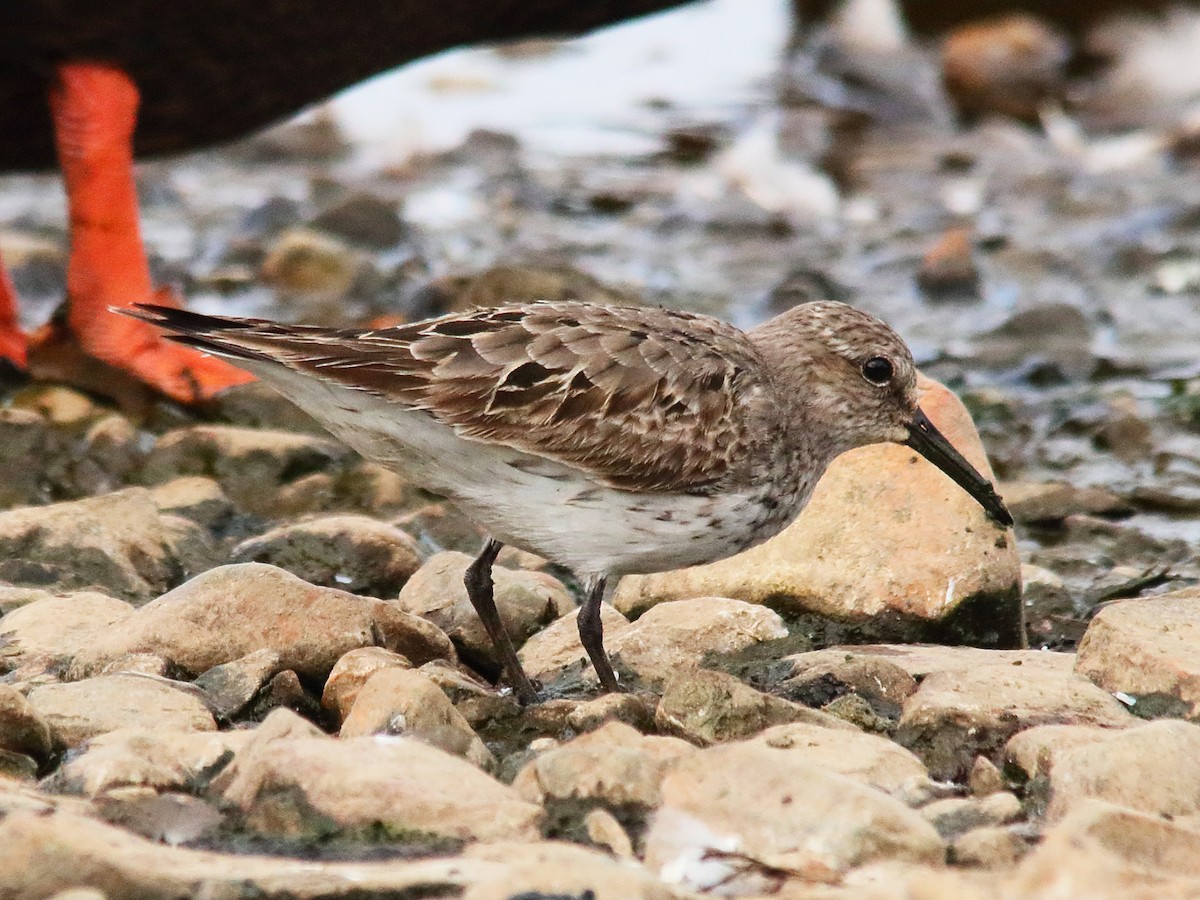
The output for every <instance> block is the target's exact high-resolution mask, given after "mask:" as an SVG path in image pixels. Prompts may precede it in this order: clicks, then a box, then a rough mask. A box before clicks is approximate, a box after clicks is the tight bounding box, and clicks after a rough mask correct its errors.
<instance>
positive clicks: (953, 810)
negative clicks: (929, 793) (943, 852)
mask: <svg viewBox="0 0 1200 900" xmlns="http://www.w3.org/2000/svg"><path fill="white" fill-rule="evenodd" d="M921 815H922V816H924V817H925V820H926V821H927V822H929V824H930V825H932V826H933V827H934V828H936V829H937V831H938V834H940V835H941V836H942V837H944V838H946V839H947V840H951V839H954V838H958V837H960V836H961V835H964V834H966V833H967V832H968V831H970V830H971V829H973V828H982V827H985V826H998V825H1007V824H1008V823H1009V822H1013V821H1016V820H1017V819H1018V818H1020V816H1021V801H1020V800H1018V799H1017V796H1016V794H1010V793H1009V792H1008V791H1000V792H999V793H996V794H991V795H989V796H987V797H946V798H944V799H942V800H935V801H933V802H932V803H929V804H927V805H925V806H923V807H921Z"/></svg>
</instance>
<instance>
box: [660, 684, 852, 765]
mask: <svg viewBox="0 0 1200 900" xmlns="http://www.w3.org/2000/svg"><path fill="white" fill-rule="evenodd" d="M654 722H655V724H656V725H657V726H658V728H659V729H660V730H661V731H663V732H666V733H668V734H673V735H675V736H676V737H680V738H683V739H684V740H687V741H691V742H692V743H693V744H696V745H697V746H701V747H706V746H708V745H710V744H715V743H719V742H721V741H731V740H738V739H740V738H747V737H751V736H753V735H756V734H758V733H759V732H761V731H763V730H764V729H766V728H770V727H771V726H772V725H783V724H785V723H788V722H806V723H808V724H810V725H816V726H824V727H826V728H830V729H843V730H848V731H853V730H854V727H853V726H852V725H848V724H847V723H846V722H844V721H842V720H841V719H838V718H836V717H834V716H831V715H829V714H827V713H823V712H820V711H818V710H815V709H809V708H808V707H807V706H802V705H800V704H799V703H792V702H791V701H790V700H784V699H783V698H782V697H774V696H772V695H770V694H764V693H763V692H762V691H758V690H755V689H754V688H752V687H750V685H748V684H744V683H743V682H741V681H740V680H739V679H737V678H735V677H734V676H733V675H728V674H726V673H724V672H714V671H711V670H706V669H701V670H698V671H690V672H689V671H683V672H680V673H678V674H677V675H675V677H673V678H671V680H670V681H668V682H667V685H666V688H664V690H663V695H662V699H661V700H660V701H659V704H658V709H657V711H656V712H655V714H654Z"/></svg>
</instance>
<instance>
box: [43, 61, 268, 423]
mask: <svg viewBox="0 0 1200 900" xmlns="http://www.w3.org/2000/svg"><path fill="white" fill-rule="evenodd" d="M57 74H58V80H57V83H56V84H55V85H54V87H53V88H52V89H51V91H50V110H51V114H52V118H53V120H54V138H55V144H56V146H57V148H58V159H59V164H60V166H61V168H62V173H63V180H64V182H65V184H66V189H67V206H68V209H69V211H70V220H71V255H70V260H69V262H68V265H67V314H66V329H67V331H68V332H69V337H70V338H73V339H74V341H75V342H77V343H78V346H79V348H80V349H82V350H83V352H84V354H85V355H86V356H89V357H92V358H94V359H98V360H100V361H101V362H104V363H107V364H108V365H110V366H113V367H115V368H116V369H118V370H121V371H123V372H126V373H129V374H131V375H133V376H134V377H135V378H136V379H138V380H139V381H141V382H144V383H146V384H148V385H149V386H151V387H152V388H154V389H156V390H158V391H160V392H161V393H163V394H165V395H167V396H168V397H171V398H172V399H174V400H177V401H180V402H182V403H197V402H200V401H203V400H207V399H209V398H211V397H212V396H213V395H214V394H216V393H217V392H218V391H221V390H224V389H225V388H227V387H230V386H232V385H235V384H242V383H244V382H247V381H253V380H254V379H253V376H251V375H249V374H248V373H246V372H243V371H242V370H240V369H237V368H234V367H233V366H231V365H229V364H228V363H226V362H224V361H223V360H219V359H214V358H212V357H208V356H204V355H203V354H201V353H198V352H197V351H195V350H192V349H190V348H188V347H181V346H179V345H177V344H172V343H170V342H168V341H166V340H164V339H163V337H162V335H161V333H159V331H158V330H157V329H156V328H154V327H153V326H150V325H147V324H146V323H144V322H138V321H135V320H133V319H128V318H124V317H122V316H116V315H113V314H112V313H111V312H109V309H108V308H109V307H110V306H132V305H133V304H135V303H147V302H151V301H154V302H158V303H162V302H164V301H165V302H166V303H167V304H168V305H178V304H177V303H173V300H174V298H173V297H172V296H171V295H170V293H169V292H167V293H166V295H165V296H164V294H163V292H161V291H157V292H156V291H155V288H154V285H153V284H152V283H151V280H150V267H149V264H148V263H147V261H146V252H145V249H144V247H143V245H142V237H141V230H140V226H139V223H138V205H137V188H136V186H135V184H134V178H133V132H134V128H135V126H136V123H137V108H138V102H139V99H140V97H139V94H138V89H137V86H136V85H135V84H134V83H133V81H132V79H130V77H129V76H128V75H126V74H125V73H124V72H122V71H121V70H120V69H117V68H115V67H113V66H110V65H107V64H104V63H96V62H71V63H64V64H63V65H61V66H59V67H58V73H57ZM55 327H56V326H51V327H50V328H48V329H43V331H44V332H45V333H44V334H41V335H39V341H40V342H42V343H44V344H45V345H47V346H52V345H55V344H56V343H57V344H63V343H69V342H67V341H65V340H64V338H63V335H61V334H55V333H54V331H55ZM57 328H58V329H60V330H61V325H60V326H57ZM47 352H48V353H50V352H51V351H49V350H48V351H47Z"/></svg>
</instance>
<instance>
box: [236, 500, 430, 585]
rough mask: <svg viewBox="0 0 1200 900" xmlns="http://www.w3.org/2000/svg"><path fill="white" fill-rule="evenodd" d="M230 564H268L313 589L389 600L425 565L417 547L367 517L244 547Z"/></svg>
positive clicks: (279, 532) (275, 533)
mask: <svg viewBox="0 0 1200 900" xmlns="http://www.w3.org/2000/svg"><path fill="white" fill-rule="evenodd" d="M230 561H231V562H235V563H247V562H259V563H268V564H270V565H273V566H278V567H279V568H281V569H286V570H287V571H289V572H291V573H292V574H293V575H296V576H298V577H299V578H302V579H304V580H305V581H307V582H308V583H309V584H316V585H322V586H324V587H336V588H340V589H341V590H344V591H350V592H352V593H356V594H365V595H367V596H372V597H390V596H394V595H395V594H396V592H397V591H399V590H400V588H401V587H402V586H403V585H404V583H405V582H406V581H408V579H409V578H410V577H412V574H413V573H414V572H415V571H416V570H417V568H418V566H420V564H421V560H420V556H419V553H418V549H417V545H416V542H415V541H414V540H413V539H412V538H411V537H409V536H408V535H407V534H405V533H404V532H403V531H401V530H400V529H398V528H394V527H392V526H391V525H387V524H385V523H383V522H379V521H376V520H375V519H370V518H368V517H366V516H353V515H339V516H325V517H322V518H318V519H313V520H311V521H307V522H300V523H297V524H294V525H283V526H281V527H279V528H276V529H273V530H272V531H268V532H267V533H266V534H263V535H260V536H258V537H255V538H251V539H249V540H247V541H243V542H242V543H240V544H238V545H237V546H236V547H234V548H233V551H232V553H231V555H230Z"/></svg>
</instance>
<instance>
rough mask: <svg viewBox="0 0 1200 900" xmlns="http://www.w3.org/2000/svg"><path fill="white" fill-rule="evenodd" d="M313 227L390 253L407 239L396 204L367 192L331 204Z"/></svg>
mask: <svg viewBox="0 0 1200 900" xmlns="http://www.w3.org/2000/svg"><path fill="white" fill-rule="evenodd" d="M309 225H311V226H312V227H313V228H315V229H317V230H319V231H324V232H326V233H327V234H331V235H333V236H335V237H338V238H341V239H342V240H346V241H349V242H350V243H352V244H358V245H360V246H363V247H366V248H369V249H372V250H387V249H389V248H391V247H394V246H395V245H396V244H398V243H400V242H401V241H402V240H404V237H405V227H404V222H403V221H402V220H401V218H400V214H399V213H398V212H397V210H396V206H395V204H392V203H388V202H387V201H385V200H383V199H382V198H381V197H377V196H376V195H374V194H369V193H366V192H363V191H356V192H354V193H351V194H349V195H347V196H345V197H342V198H340V199H339V200H336V201H335V202H333V203H331V204H329V205H328V206H326V207H325V208H324V209H322V210H321V211H320V212H319V213H317V215H316V216H315V217H314V218H313V219H312V220H311V221H310V222H309Z"/></svg>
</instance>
